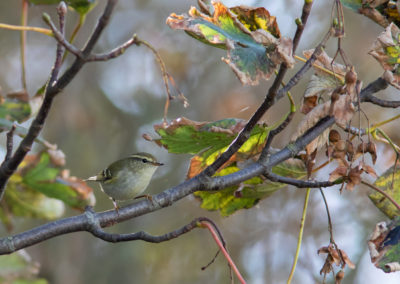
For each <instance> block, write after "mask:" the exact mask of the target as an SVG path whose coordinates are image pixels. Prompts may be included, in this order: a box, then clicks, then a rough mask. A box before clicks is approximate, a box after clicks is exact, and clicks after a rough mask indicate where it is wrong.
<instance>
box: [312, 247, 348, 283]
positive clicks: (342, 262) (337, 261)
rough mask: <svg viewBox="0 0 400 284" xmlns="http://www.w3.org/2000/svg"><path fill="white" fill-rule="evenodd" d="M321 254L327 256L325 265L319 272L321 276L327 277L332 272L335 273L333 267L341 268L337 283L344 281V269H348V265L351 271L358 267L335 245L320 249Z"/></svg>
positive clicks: (337, 275)
mask: <svg viewBox="0 0 400 284" xmlns="http://www.w3.org/2000/svg"><path fill="white" fill-rule="evenodd" d="M320 253H326V254H327V256H326V259H325V262H324V265H323V266H322V268H321V270H320V272H319V273H320V274H321V275H324V276H326V275H327V274H329V273H330V272H331V271H333V265H336V266H338V267H340V268H341V270H340V271H339V272H338V273H337V274H336V277H335V278H336V283H340V281H341V280H342V279H343V277H344V271H343V269H344V268H345V267H346V265H347V266H348V267H349V268H351V269H354V268H355V267H356V266H355V264H354V263H353V262H352V261H351V260H350V258H349V257H348V256H347V253H346V252H345V251H344V250H341V249H339V248H338V247H337V246H336V245H334V244H333V243H330V244H329V245H328V246H326V247H321V248H320V249H318V254H320Z"/></svg>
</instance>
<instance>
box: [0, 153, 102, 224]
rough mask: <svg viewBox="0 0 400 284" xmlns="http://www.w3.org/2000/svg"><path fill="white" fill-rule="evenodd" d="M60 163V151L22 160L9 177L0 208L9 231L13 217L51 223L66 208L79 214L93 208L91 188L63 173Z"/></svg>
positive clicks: (0, 217)
mask: <svg viewBox="0 0 400 284" xmlns="http://www.w3.org/2000/svg"><path fill="white" fill-rule="evenodd" d="M63 163H64V158H63V154H62V153H61V152H60V150H48V152H42V153H41V154H37V155H28V156H26V157H25V159H24V161H23V162H22V163H21V165H20V166H19V168H18V170H17V172H16V173H14V174H13V175H12V176H11V178H10V180H9V182H8V184H7V189H6V192H5V196H4V199H5V202H4V203H2V204H1V205H0V220H1V221H2V222H3V224H4V225H5V226H6V227H7V229H8V230H11V229H12V226H13V217H14V216H17V217H25V218H41V219H46V220H53V219H56V218H59V217H61V216H62V214H63V213H64V211H65V204H67V205H69V206H71V207H73V208H77V209H81V210H83V209H84V208H85V206H86V205H94V203H95V199H94V195H93V190H92V188H90V187H89V186H87V185H86V183H85V182H84V181H82V180H79V179H77V178H76V177H70V176H68V174H67V173H68V171H65V170H64V171H62V170H61V166H62V165H63Z"/></svg>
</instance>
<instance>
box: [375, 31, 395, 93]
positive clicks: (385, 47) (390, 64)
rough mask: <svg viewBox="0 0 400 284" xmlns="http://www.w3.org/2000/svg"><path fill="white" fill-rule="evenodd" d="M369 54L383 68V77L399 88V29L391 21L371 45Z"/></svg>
mask: <svg viewBox="0 0 400 284" xmlns="http://www.w3.org/2000/svg"><path fill="white" fill-rule="evenodd" d="M369 54H371V55H372V56H373V57H374V58H375V59H376V60H377V61H378V62H379V63H380V64H381V66H382V67H383V69H384V70H385V73H384V79H386V81H387V82H388V83H389V84H391V85H392V86H393V87H395V88H397V89H400V29H399V28H398V27H397V26H396V25H395V24H394V23H391V24H390V25H389V26H387V27H386V29H385V31H384V32H382V33H381V34H380V35H379V36H378V38H377V39H376V40H375V42H374V43H373V45H372V48H371V50H370V51H369Z"/></svg>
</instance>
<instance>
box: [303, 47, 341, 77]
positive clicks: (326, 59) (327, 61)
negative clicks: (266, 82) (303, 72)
mask: <svg viewBox="0 0 400 284" xmlns="http://www.w3.org/2000/svg"><path fill="white" fill-rule="evenodd" d="M313 52H314V49H310V50H305V51H303V54H304V56H305V57H306V58H307V59H309V58H310V57H311V55H312V54H313ZM331 63H332V57H330V56H329V55H328V54H327V53H326V52H325V51H323V52H321V54H320V55H318V56H317V60H316V61H315V62H314V65H318V66H320V67H323V68H325V69H328V70H330V71H332V72H334V73H335V74H336V75H339V76H342V77H344V76H345V75H346V66H344V65H342V64H339V63H336V62H334V63H333V64H331ZM314 70H315V73H316V74H324V75H325V74H326V73H325V72H324V71H322V70H320V69H318V68H315V67H314Z"/></svg>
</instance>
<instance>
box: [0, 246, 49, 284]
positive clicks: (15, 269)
mask: <svg viewBox="0 0 400 284" xmlns="http://www.w3.org/2000/svg"><path fill="white" fill-rule="evenodd" d="M39 267H40V265H39V263H37V262H34V261H32V260H31V258H30V256H29V255H28V254H27V252H26V251H25V250H21V251H19V252H16V253H13V254H10V255H1V256H0V282H1V283H10V284H47V283H48V282H47V280H45V279H42V278H37V275H38V273H39Z"/></svg>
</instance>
